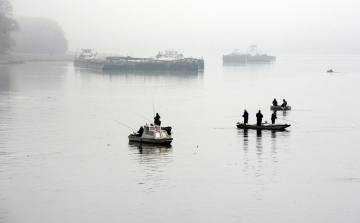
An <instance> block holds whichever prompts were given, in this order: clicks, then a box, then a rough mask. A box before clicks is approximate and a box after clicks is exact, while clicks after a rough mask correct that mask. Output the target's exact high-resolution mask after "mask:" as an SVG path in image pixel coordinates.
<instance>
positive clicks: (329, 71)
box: [326, 69, 334, 73]
mask: <svg viewBox="0 0 360 223" xmlns="http://www.w3.org/2000/svg"><path fill="white" fill-rule="evenodd" d="M326 72H328V73H332V72H334V71H333V70H332V69H330V70H327V71H326Z"/></svg>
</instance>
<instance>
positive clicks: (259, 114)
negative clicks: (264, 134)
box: [256, 110, 263, 126]
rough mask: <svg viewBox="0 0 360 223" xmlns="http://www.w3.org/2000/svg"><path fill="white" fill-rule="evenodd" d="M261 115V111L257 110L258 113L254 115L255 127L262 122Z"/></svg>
mask: <svg viewBox="0 0 360 223" xmlns="http://www.w3.org/2000/svg"><path fill="white" fill-rule="evenodd" d="M262 118H263V115H262V114H261V111H260V110H259V112H258V113H257V114H256V120H257V122H256V125H257V126H261V121H262Z"/></svg>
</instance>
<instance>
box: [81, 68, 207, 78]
mask: <svg viewBox="0 0 360 223" xmlns="http://www.w3.org/2000/svg"><path fill="white" fill-rule="evenodd" d="M74 69H75V73H76V74H82V75H83V74H85V75H89V74H97V75H110V76H111V75H114V76H149V77H150V76H160V77H164V76H165V77H177V78H202V77H203V75H204V71H203V70H201V71H187V70H174V71H171V70H101V69H92V68H77V67H75V68H74Z"/></svg>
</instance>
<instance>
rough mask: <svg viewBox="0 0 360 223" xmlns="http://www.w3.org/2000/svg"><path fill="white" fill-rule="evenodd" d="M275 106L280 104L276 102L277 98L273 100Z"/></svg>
mask: <svg viewBox="0 0 360 223" xmlns="http://www.w3.org/2000/svg"><path fill="white" fill-rule="evenodd" d="M272 103H273V106H278V103H277V100H276V98H274V100H273V102H272Z"/></svg>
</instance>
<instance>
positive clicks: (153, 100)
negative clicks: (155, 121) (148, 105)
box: [152, 95, 155, 117]
mask: <svg viewBox="0 0 360 223" xmlns="http://www.w3.org/2000/svg"><path fill="white" fill-rule="evenodd" d="M152 101H153V110H154V117H155V105H154V95H152Z"/></svg>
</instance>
